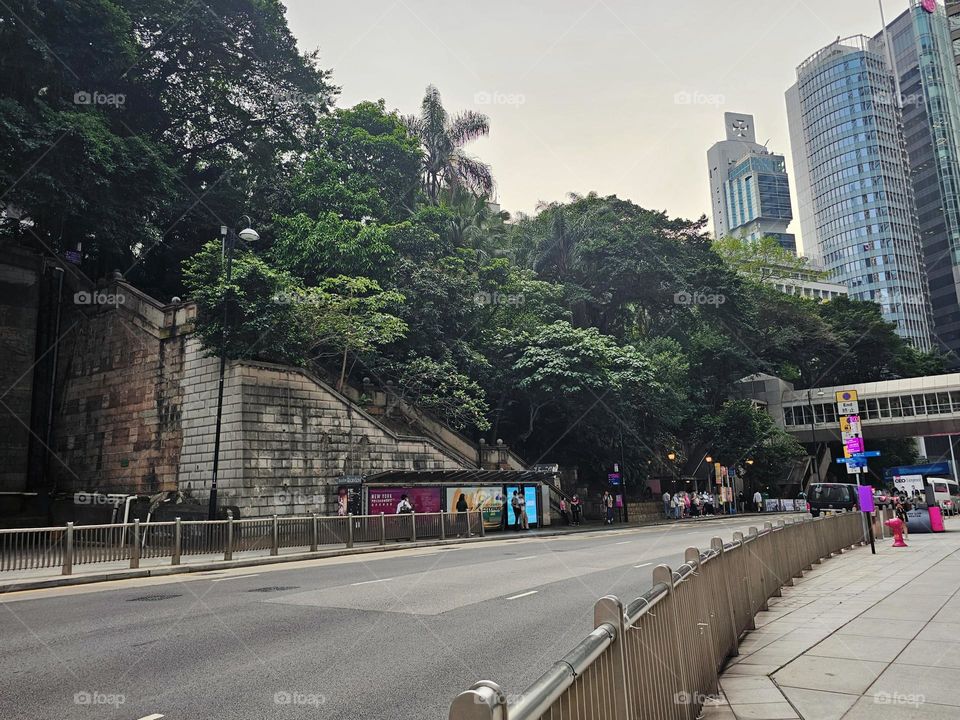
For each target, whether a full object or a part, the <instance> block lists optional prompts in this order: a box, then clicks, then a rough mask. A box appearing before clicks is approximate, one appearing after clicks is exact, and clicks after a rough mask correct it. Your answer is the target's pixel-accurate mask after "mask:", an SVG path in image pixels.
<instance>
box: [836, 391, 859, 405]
mask: <svg viewBox="0 0 960 720" xmlns="http://www.w3.org/2000/svg"><path fill="white" fill-rule="evenodd" d="M834 395H835V397H836V399H837V402H838V403H842V402H856V401H857V391H856V390H837V392H836V393H835V394H834Z"/></svg>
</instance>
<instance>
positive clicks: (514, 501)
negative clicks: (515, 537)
mask: <svg viewBox="0 0 960 720" xmlns="http://www.w3.org/2000/svg"><path fill="white" fill-rule="evenodd" d="M522 505H523V501H522V500H521V499H520V493H518V492H517V491H516V490H514V491H513V496H512V497H511V498H510V508H511V509H512V510H513V529H514V530H515V531H517V532H519V531H520V507H521V506H522Z"/></svg>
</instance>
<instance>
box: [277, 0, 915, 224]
mask: <svg viewBox="0 0 960 720" xmlns="http://www.w3.org/2000/svg"><path fill="white" fill-rule="evenodd" d="M287 4H288V17H289V21H290V27H291V28H292V30H293V33H294V35H295V36H296V37H297V39H298V41H299V43H300V47H301V49H305V50H306V49H314V48H318V49H319V50H320V54H321V59H322V65H323V66H324V67H327V68H330V69H332V70H333V73H334V81H335V82H336V84H337V85H339V86H341V87H342V88H343V93H342V95H341V98H340V101H339V104H340V105H341V106H349V105H353V104H354V103H356V102H358V101H360V100H366V99H378V98H383V99H384V100H386V103H387V106H388V107H389V108H397V109H399V110H400V111H401V112H402V113H404V114H407V113H412V112H416V111H417V109H418V106H419V101H420V99H421V98H422V96H423V91H424V88H425V87H426V85H427V84H428V83H433V84H434V85H436V86H437V87H438V88H439V89H440V92H441V93H442V95H443V100H444V105H445V106H446V107H447V109H448V110H450V111H457V110H461V109H468V108H470V109H474V110H479V111H482V112H485V113H486V114H488V115H489V116H490V123H491V133H490V137H489V138H487V139H484V140H481V141H478V142H475V143H473V144H472V145H470V147H469V149H470V152H471V153H472V154H474V155H476V156H477V157H479V158H481V159H482V160H484V161H486V162H488V163H489V164H491V165H492V166H493V170H494V175H495V177H496V180H497V192H498V198H499V200H500V202H501V204H502V206H503V207H504V209H506V210H510V211H517V210H522V211H525V212H531V211H533V210H534V208H535V206H536V204H537V202H538V201H541V200H543V201H548V202H549V201H553V200H563V199H565V198H566V195H567V193H569V192H578V193H586V192H588V191H590V190H596V191H597V192H599V193H601V194H616V195H618V196H620V197H621V198H627V199H630V200H632V201H634V202H636V203H637V204H639V205H642V206H644V207H648V208H653V209H663V210H666V211H668V212H669V213H671V214H673V215H681V216H685V217H691V218H693V217H698V216H699V215H701V214H702V213H707V212H709V208H710V204H709V188H708V185H707V174H706V173H707V168H706V151H707V148H708V147H709V146H710V145H711V144H713V142H715V141H716V140H719V139H722V136H723V132H724V128H723V113H724V111H733V112H744V113H751V114H753V115H755V116H756V127H757V139H758V141H759V142H765V141H766V140H767V139H769V140H770V144H769V147H770V149H771V150H773V151H776V152H782V153H784V154H785V155H787V157H788V161H789V150H790V148H789V137H788V132H787V119H786V110H785V106H784V99H783V93H784V90H785V89H786V88H787V87H788V86H789V85H790V84H792V82H793V81H794V79H795V69H796V66H797V65H798V64H799V63H800V62H801V61H803V60H804V59H805V58H806V57H808V56H809V55H811V54H812V53H813V52H815V51H816V50H818V49H819V48H821V47H823V46H824V45H826V44H828V43H830V42H832V41H833V40H834V39H836V37H837V36H844V37H846V36H848V35H853V34H857V33H867V34H873V33H874V32H876V31H878V30H879V28H880V19H879V9H878V6H877V0H674V1H672V2H671V1H667V0H596V1H595V2H594V1H593V0H488V2H479V1H478V0H351V1H350V2H343V1H341V2H335V3H332V2H318V1H317V0H287ZM884 6H885V10H886V13H887V20H888V21H889V20H891V19H892V18H893V17H894V16H896V15H898V14H899V13H900V12H902V11H903V10H904V9H906V7H907V0H885V3H884ZM791 230H793V231H794V232H796V233H798V234H799V222H796V221H795V222H794V224H793V226H792V227H791Z"/></svg>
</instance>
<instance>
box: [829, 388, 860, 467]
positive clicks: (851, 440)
mask: <svg viewBox="0 0 960 720" xmlns="http://www.w3.org/2000/svg"><path fill="white" fill-rule="evenodd" d="M836 401H837V416H838V417H839V419H840V436H841V438H842V439H843V456H844V457H845V458H848V459H849V462H847V463H846V465H847V473H849V474H850V475H859V474H860V473H861V472H863V470H864V468H865V467H866V464H867V461H866V459H865V458H861V457H859V456H860V455H861V454H862V453H863V451H864V449H865V448H864V445H863V432H862V430H861V429H860V403H859V402H858V399H857V391H856V390H839V391H837V393H836ZM858 484H859V478H858Z"/></svg>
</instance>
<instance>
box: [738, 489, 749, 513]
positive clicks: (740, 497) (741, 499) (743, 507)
mask: <svg viewBox="0 0 960 720" xmlns="http://www.w3.org/2000/svg"><path fill="white" fill-rule="evenodd" d="M745 503H746V498H745V497H744V496H743V490H741V491H740V492H738V493H737V512H745V511H746V509H747V508H746V504H745Z"/></svg>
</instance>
